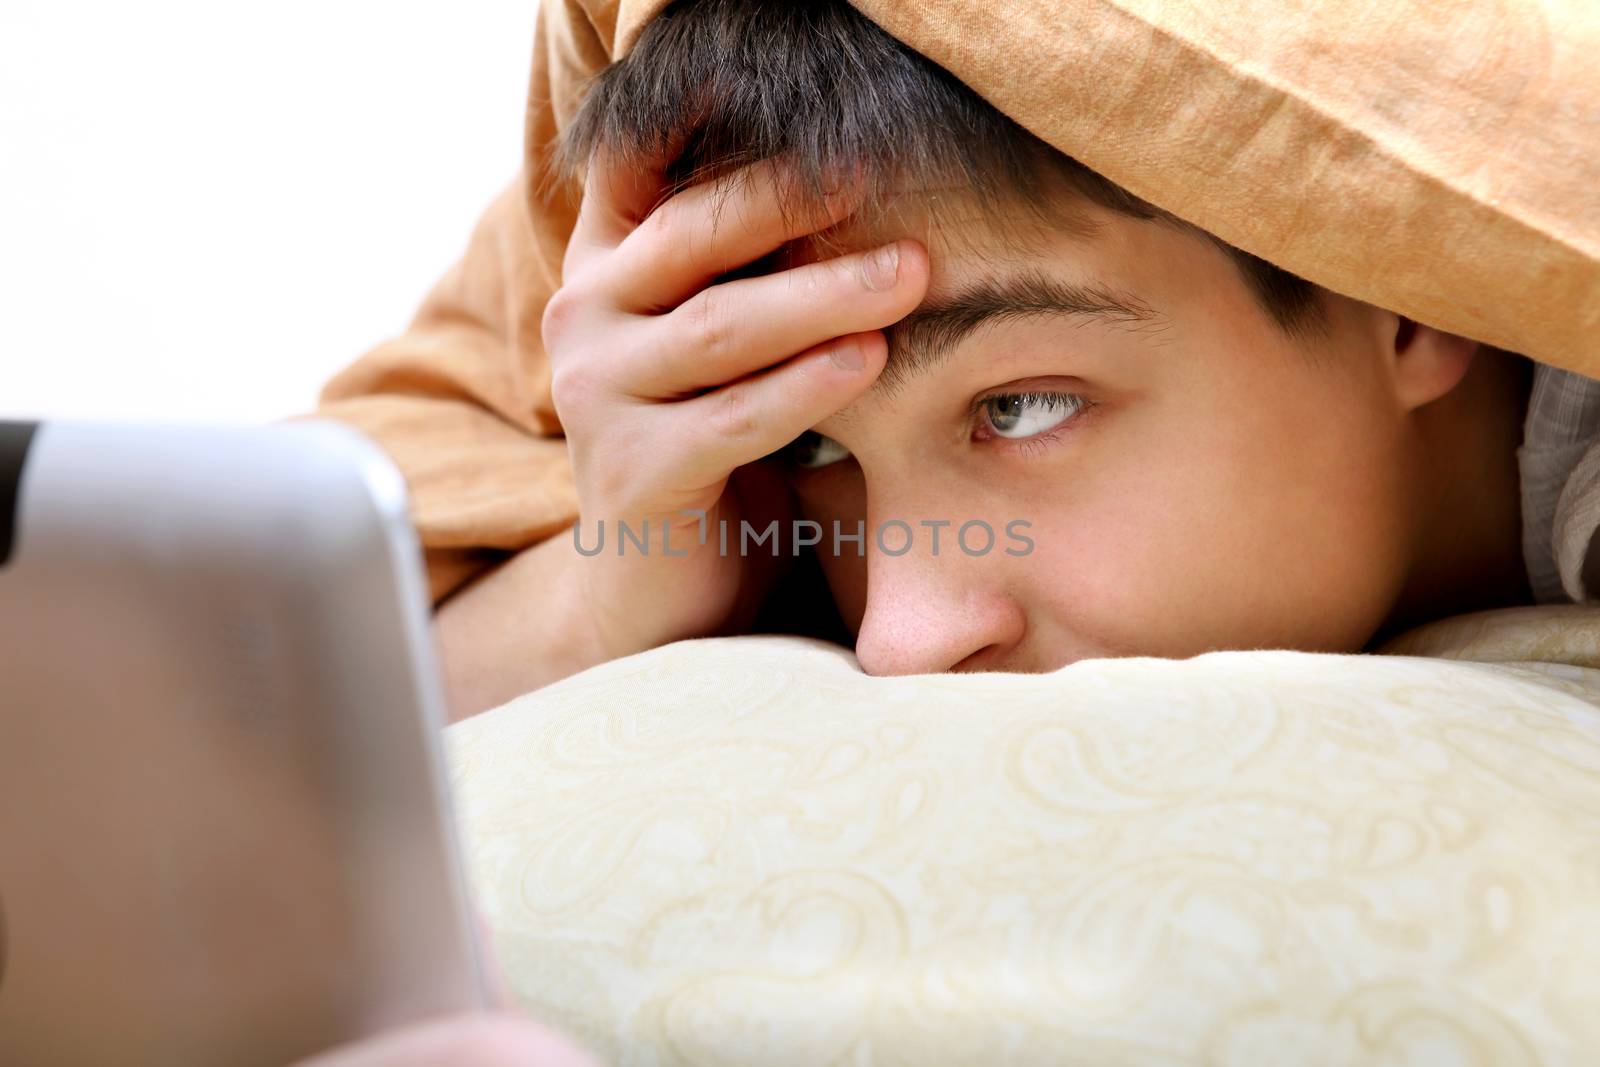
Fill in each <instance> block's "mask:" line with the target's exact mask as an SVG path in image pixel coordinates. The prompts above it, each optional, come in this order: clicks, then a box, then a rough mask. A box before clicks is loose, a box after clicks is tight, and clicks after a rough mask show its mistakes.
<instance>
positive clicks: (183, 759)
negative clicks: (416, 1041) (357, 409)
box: [0, 420, 486, 1067]
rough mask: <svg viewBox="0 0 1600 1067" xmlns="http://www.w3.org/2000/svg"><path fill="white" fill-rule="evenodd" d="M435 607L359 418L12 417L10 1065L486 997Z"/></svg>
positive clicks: (6, 612)
mask: <svg viewBox="0 0 1600 1067" xmlns="http://www.w3.org/2000/svg"><path fill="white" fill-rule="evenodd" d="M428 615H429V609H428V601H427V597H426V593H425V586H424V579H423V574H422V568H421V563H420V555H419V551H418V548H417V544H416V541H415V536H414V534H413V532H412V529H411V526H410V524H409V523H408V521H407V518H406V497H405V491H404V484H403V482H402V480H401V478H400V475H399V474H398V472H397V471H396V470H395V469H394V467H393V466H392V465H391V464H390V463H389V461H388V460H387V459H386V457H385V456H384V455H383V454H382V453H381V452H380V451H379V450H378V449H377V448H376V447H375V446H374V445H372V444H371V443H369V442H368V441H366V440H365V439H364V438H362V437H361V436H360V435H359V434H357V433H356V432H355V431H353V430H351V429H348V428H345V427H342V426H339V425H337V424H334V423H331V422H319V421H311V420H308V421H305V422H298V423H287V424H281V425H275V426H268V427H253V428H241V427H207V426H153V425H136V424H110V423H89V422H71V421H48V422H44V423H15V422H13V423H0V1063H4V1064H19V1065H20V1064H28V1065H29V1067H54V1065H68V1064H73V1065H76V1064H85V1065H88V1064H96V1065H98V1064H118V1065H138V1064H161V1065H163V1067H184V1065H191V1064H193V1065H201V1064H204V1065H207V1067H211V1065H217V1064H228V1065H231V1067H252V1065H256V1064H260V1065H269V1064H270V1065H277V1067H282V1065H284V1064H287V1063H289V1062H291V1061H293V1060H294V1059H296V1058H298V1057H300V1056H304V1055H307V1054H309V1053H311V1052H314V1051H317V1050H319V1049H322V1048H325V1047H328V1046H330V1045H334V1044H337V1043H341V1042H344V1041H347V1040H350V1039H353V1038H357V1037H360V1036H364V1035H365V1034H368V1033H371V1032H374V1031H376V1030H379V1029H382V1028H385V1027H388V1026H390V1025H393V1024H397V1023H402V1022H407V1021H411V1020H415V1019H419V1018H423V1017H426V1016H430V1015H435V1014H440V1013H445V1012H451V1011H459V1010H464V1009H470V1008H474V1007H480V1006H483V1004H484V1002H485V996H486V992H485V991H486V984H485V979H486V976H485V974H484V973H483V966H482V964H481V962H480V959H479V954H478V949H477V945H476V942H475V938H474V934H473V931H474V926H473V922H472V916H471V912H470V909H469V904H468V899H467V892H466V887H465V883H464V879H463V873H462V870H461V865H460V863H459V860H458V855H457V850H456V847H455V844H454V841H453V837H452V834H453V823H452V819H451V815H450V808H449V795H448V790H447V785H446V781H445V777H444V773H445V772H444V767H443V762H442V757H441V748H440V730H441V728H442V726H443V723H444V716H443V710H442V699H441V695H440V691H439V685H438V681H437V677H436V672H435V668H434V663H433V653H432V646H431V639H430V636H429V629H428Z"/></svg>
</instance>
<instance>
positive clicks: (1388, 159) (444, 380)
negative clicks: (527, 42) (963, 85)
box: [318, 0, 1600, 600]
mask: <svg viewBox="0 0 1600 1067" xmlns="http://www.w3.org/2000/svg"><path fill="white" fill-rule="evenodd" d="M852 2H854V3H855V5H856V6H857V7H858V8H860V9H861V10H862V11H863V12H864V13H865V14H866V15H868V16H869V17H871V18H872V19H873V20H874V21H876V22H878V23H879V24H880V25H882V26H883V27H884V28H885V29H887V30H888V31H889V32H891V33H893V34H894V35H895V36H897V37H899V38H900V39H901V40H903V41H905V42H907V43H908V44H910V45H911V46H912V47H914V48H916V49H917V50H918V51H920V52H923V53H924V54H926V55H928V56H930V57H931V58H933V59H935V60H937V61H938V62H940V63H942V64H943V65H945V66H946V67H948V68H949V69H950V70H951V71H952V72H953V73H955V74H956V75H957V76H959V77H960V78H961V79H962V80H964V81H966V82H967V83H968V84H970V85H972V86H973V87H974V88H976V89H977V90H978V91H979V92H981V93H982V94H983V95H984V96H985V97H986V98H988V99H989V100H990V102H991V103H993V104H995V105H996V106H997V107H999V108H1000V109H1001V110H1002V111H1004V112H1006V113H1007V114H1009V115H1010V116H1011V117H1012V118H1014V119H1015V120H1017V121H1018V122H1019V123H1021V124H1022V125H1023V126H1025V127H1027V128H1029V129H1031V130H1032V131H1033V132H1034V133H1036V134H1038V135H1039V136H1040V137H1042V138H1043V139H1044V140H1046V141H1048V142H1050V143H1051V144H1053V145H1055V146H1056V147H1057V148H1059V149H1061V150H1062V151H1064V152H1066V153H1067V154H1068V155H1071V156H1073V157H1075V158H1077V159H1079V160H1081V161H1083V162H1084V163H1086V164H1088V165H1089V166H1091V167H1093V168H1094V169H1095V170H1098V171H1099V172H1101V173H1102V174H1104V175H1105V176H1106V177H1108V178H1110V179H1111V180H1112V181H1114V182H1117V183H1118V184H1120V185H1122V186H1124V187H1125V188H1127V189H1128V190H1130V191H1131V192H1133V193H1135V194H1137V195H1138V196H1141V197H1143V198H1144V199H1146V200H1148V201H1150V202H1152V203H1154V204H1156V205H1158V206H1159V207H1162V208H1165V209H1167V210H1168V211H1171V212H1173V213H1174V214H1176V215H1179V216H1181V217H1183V218H1186V219H1188V220H1189V221H1191V222H1193V223H1195V224H1196V225H1199V226H1201V227H1202V228H1204V229H1207V230H1209V231H1211V232H1212V233H1215V234H1216V235H1217V236H1219V237H1221V238H1222V239H1224V240H1226V241H1228V242H1230V243H1232V244H1234V245H1236V246H1238V247H1240V248H1243V249H1245V250H1246V251H1249V252H1252V253H1254V254H1256V255H1258V256H1261V257H1262V258H1264V259H1267V260H1270V261H1272V262H1274V263H1277V264H1279V265H1280V266H1283V267H1285V268H1287V269H1289V270H1291V271H1293V272H1295V273H1297V274H1299V275H1301V276H1302V277H1305V278H1308V279H1309V280H1311V281H1313V282H1316V283H1318V284H1320V285H1323V286H1325V287H1327V288H1329V289H1333V290H1336V291H1339V292H1342V293H1345V294H1347V295H1349V296H1353V297H1356V298H1358V299H1361V300H1366V301H1369V302H1371V303H1374V304H1379V305H1381V306H1384V307H1387V308H1390V309H1392V310H1394V311H1397V312H1400V313H1401V314H1404V315H1407V316H1410V317H1412V318H1415V319H1417V320H1419V321H1422V322H1425V323H1428V324H1430V325H1433V326H1437V327H1439V328H1441V329H1445V330H1449V331H1451V332H1454V333H1459V334H1463V335H1466V336H1469V337H1473V338H1476V339H1478V340H1482V341H1486V342H1488V343H1490V344H1494V345H1496V346H1498V347H1501V348H1505V349H1509V350H1511V351H1516V352H1522V353H1525V354H1527V355H1530V356H1532V357H1534V358H1536V359H1539V360H1542V361H1545V362H1548V363H1551V364H1553V365H1556V366H1559V367H1563V368H1566V369H1569V370H1575V371H1579V372H1581V373H1585V374H1589V375H1592V376H1597V377H1600V6H1595V5H1590V4H1559V5H1558V4H1548V5H1534V4H1524V5H1515V6H1513V5H1502V4H1485V3H1481V2H1478V0H1187V2H1185V3H1172V2H1171V0H852ZM663 6H664V0H621V2H620V3H618V2H616V0H547V2H546V3H545V4H544V7H543V10H542V11H541V13H540V20H539V25H538V31H537V38H536V41H535V48H534V55H533V71H532V79H531V83H530V86H529V95H528V117H527V127H526V151H525V161H524V165H523V168H522V171H521V172H520V174H519V175H518V177H517V178H516V180H515V181H514V182H513V183H512V184H511V185H510V186H509V187H508V188H507V189H506V190H505V192H504V193H503V194H502V195H501V196H500V197H499V198H498V199H497V200H495V202H494V203H493V204H492V205H491V206H490V207H489V209H488V211H487V212H486V213H485V214H484V216H483V219H482V221H481V222H480V223H479V225H478V227H477V230H476V232H475V233H474V234H473V235H472V238H471V241H470V243H469V245H468V247H467V250H466V252H465V254H464V255H463V257H462V259H461V260H460V262H459V263H457V264H456V265H455V267H454V268H453V269H452V270H451V271H450V272H449V273H448V274H446V275H445V276H444V278H443V279H442V280H441V281H440V282H439V284H438V286H437V287H436V288H435V289H434V291H433V292H432V293H431V294H430V295H429V297H428V299H427V300H426V302H425V303H424V304H423V306H422V308H421V309H420V310H419V311H418V313H417V315H416V318H415V320H414V321H413V322H412V324H411V326H410V328H409V329H408V330H407V332H406V333H405V334H403V335H402V336H400V337H397V338H395V339H393V340H391V341H388V342H387V343H385V344H382V345H380V346H378V347H377V348H375V349H374V350H372V351H371V352H369V353H367V354H366V355H365V356H363V357H362V358H361V359H359V360H357V361H356V362H355V363H354V364H353V365H352V366H350V367H349V368H347V369H346V370H345V371H344V372H342V373H341V374H339V375H338V376H337V377H336V378H334V379H333V380H332V381H331V382H330V383H329V384H328V386H327V387H326V389H325V391H324V392H323V394H322V399H321V405H320V407H319V409H318V410H319V414H322V415H327V416H331V417H335V418H339V419H343V420H345V421H348V422H350V423H353V424H355V425H356V426H357V427H358V428H360V429H361V430H363V431H365V432H366V433H367V434H369V435H370V436H371V437H373V438H374V439H375V440H376V441H377V442H378V443H379V444H380V445H382V446H383V447H384V448H385V449H386V450H387V451H388V452H389V453H390V454H391V455H392V456H393V457H394V459H395V461H396V463H398V465H399V466H400V469H401V471H402V472H403V473H404V474H405V475H406V478H407V480H408V482H409V484H410V488H411V494H412V509H413V517H414V519H415V522H416V525H417V527H418V530H419V533H420V535H421V538H422V541H423V544H424V546H425V548H426V550H427V554H428V569H429V578H430V583H431V586H432V591H433V595H434V597H435V599H436V600H438V599H442V598H443V597H445V596H447V595H448V594H449V593H450V592H451V591H453V590H454V589H456V588H458V587H459V586H460V585H461V584H463V583H464V582H465V581H467V580H469V579H470V578H471V577H472V576H473V575H474V574H476V573H478V572H479V571H481V570H483V569H484V568H486V567H487V566H490V565H492V564H493V563H494V562H496V561H497V560H499V559H501V558H503V557H504V555H505V554H506V553H507V552H510V551H515V550H517V549H520V548H523V547H526V546H527V545H530V544H533V543H535V542H537V541H539V540H541V539H543V538H545V537H548V536H550V535H552V534H554V533H556V532H557V531H559V530H561V529H563V528H565V527H566V526H568V525H569V524H570V523H572V522H573V521H574V519H575V518H576V517H577V500H576V496H575V494H574V490H573V486H572V480H571V474H570V470H569V467H568V462H567V455H566V446H565V443H564V441H563V439H562V438H561V436H560V433H561V426H560V423H559V422H558V421H557V419H556V415H555V411H554V409H553V407H552V406H551V402H550V392H549V374H548V368H547V366H546V363H545V359H544V353H543V349H542V346H541V343H540V336H539V333H540V331H539V324H540V317H541V315H542V314H543V310H544V305H545V302H546V300H548V299H549V297H550V294H551V293H552V292H554V291H555V289H556V288H557V287H558V286H559V284H560V269H561V260H562V255H563V251H564V248H565V243H566V240H567V237H568V235H569V234H570V233H571V230H572V226H573V224H574V221H575V219H576V209H577V190H574V189H570V188H556V189H553V190H550V191H549V192H548V193H546V194H543V195H541V193H540V191H539V189H538V187H537V185H536V183H535V181H534V178H535V177H536V176H538V175H539V174H541V173H542V168H543V166H544V163H545V160H546V158H547V156H548V154H549V152H550V150H551V147H552V145H553V144H554V142H555V139H556V138H557V136H558V135H559V132H560V130H561V129H562V127H563V125H564V124H565V123H566V121H567V120H568V119H569V118H570V117H571V115H572V113H573V111H574V109H575V108H576V106H577V104H578V102H579V99H580V91H581V87H582V85H583V82H584V80H585V79H586V78H587V77H589V76H590V75H592V74H593V73H594V72H596V71H598V70H599V69H601V68H602V67H603V66H605V64H607V63H608V62H609V61H610V60H611V58H612V57H613V56H619V55H621V54H622V53H624V52H625V51H626V50H627V48H628V46H629V45H630V44H631V42H632V41H633V40H634V39H635V38H636V36H637V34H638V31H639V29H640V28H641V27H642V26H643V25H644V23H645V22H647V21H648V20H649V19H650V18H651V17H652V16H653V15H654V14H655V13H656V12H657V11H659V10H660V8H661V7H663Z"/></svg>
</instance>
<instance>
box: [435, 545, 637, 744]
mask: <svg viewBox="0 0 1600 1067" xmlns="http://www.w3.org/2000/svg"><path fill="white" fill-rule="evenodd" d="M580 560H581V557H580V556H579V555H578V553H577V550H576V548H575V547H574V545H573V543H572V537H571V535H570V534H569V533H568V532H565V531H563V532H562V533H559V534H557V535H555V536H554V537H550V538H548V539H546V540H544V541H541V542H540V543H539V544H537V545H534V546H533V547H532V548H527V549H524V550H523V551H521V552H519V553H518V554H517V555H516V556H514V557H513V558H512V559H511V560H510V561H509V562H507V563H505V564H504V565H503V566H501V567H500V568H498V569H497V570H492V571H490V572H488V573H487V574H486V575H484V576H483V577H482V578H480V579H479V580H477V581H476V582H474V583H472V584H471V585H469V586H467V587H466V588H465V589H463V590H461V592H459V593H457V594H456V595H455V596H453V597H451V598H450V599H449V600H447V601H446V602H445V603H444V604H443V605H442V606H441V607H440V609H439V611H438V613H437V614H436V615H435V616H434V623H433V632H434V638H435V640H436V641H437V642H438V646H439V653H440V660H441V662H442V665H443V671H444V687H445V703H446V705H447V706H448V709H449V717H450V721H451V722H455V721H457V720H459V719H464V718H466V717H468V716H469V715H475V714H477V713H478V712H480V711H486V710H488V709H489V708H492V707H496V706H498V705H500V704H504V703H505V702H506V701H508V700H510V699H512V698H513V697H516V696H520V695H522V694H523V693H526V692H528V691H530V690H533V689H537V688H539V687H540V686H543V685H548V684H549V683H551V682H555V681H559V680H560V679H562V678H565V677H566V676H567V675H569V674H576V673H577V672H578V671H581V670H583V669H585V668H587V667H592V666H594V665H595V664H597V663H601V662H603V661H605V660H606V659H607V658H609V657H608V655H607V654H606V653H605V652H604V651H603V650H602V649H601V647H600V643H599V641H598V639H597V638H596V636H595V634H594V629H593V625H592V618H591V617H590V616H589V614H588V613H587V612H586V611H585V610H584V606H585V598H584V594H583V592H582V590H581V589H579V588H578V584H579V583H578V577H579V571H578V567H577V563H578V562H579V561H580Z"/></svg>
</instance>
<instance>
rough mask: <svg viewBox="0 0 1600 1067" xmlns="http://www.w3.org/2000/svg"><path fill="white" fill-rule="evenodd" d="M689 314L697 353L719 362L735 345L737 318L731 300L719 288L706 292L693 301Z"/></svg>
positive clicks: (690, 338)
mask: <svg viewBox="0 0 1600 1067" xmlns="http://www.w3.org/2000/svg"><path fill="white" fill-rule="evenodd" d="M686 311H687V317H688V325H689V344H690V345H691V346H692V348H693V351H694V353H695V354H696V355H698V356H701V357H704V358H706V359H708V360H711V361H712V362H716V361H717V360H718V358H719V357H720V356H722V355H723V354H725V353H726V352H727V350H728V347H729V345H730V344H731V342H732V333H733V319H732V318H731V317H730V311H729V308H728V301H727V298H726V297H725V296H724V295H723V294H722V293H721V292H719V291H718V289H717V288H716V287H712V288H710V289H705V290H702V291H701V292H700V294H699V295H698V296H696V297H695V298H694V299H692V300H690V301H689V303H688V305H687V308H686Z"/></svg>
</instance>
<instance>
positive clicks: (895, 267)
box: [864, 242, 900, 293]
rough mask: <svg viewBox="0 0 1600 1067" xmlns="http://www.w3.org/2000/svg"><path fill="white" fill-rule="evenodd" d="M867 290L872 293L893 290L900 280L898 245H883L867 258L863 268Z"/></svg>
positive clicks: (897, 243)
mask: <svg viewBox="0 0 1600 1067" xmlns="http://www.w3.org/2000/svg"><path fill="white" fill-rule="evenodd" d="M864 273H865V274H866V282H867V288H868V289H871V290H873V291H874V292H879V293H881V292H883V291H884V290H886V289H893V288H894V284H895V282H896V281H898V280H899V278H900V245H899V242H896V243H894V244H892V245H884V246H883V247H882V248H880V249H878V250H877V251H876V252H874V253H872V254H871V255H869V256H868V257H867V260H866V264H865V266H864Z"/></svg>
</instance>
